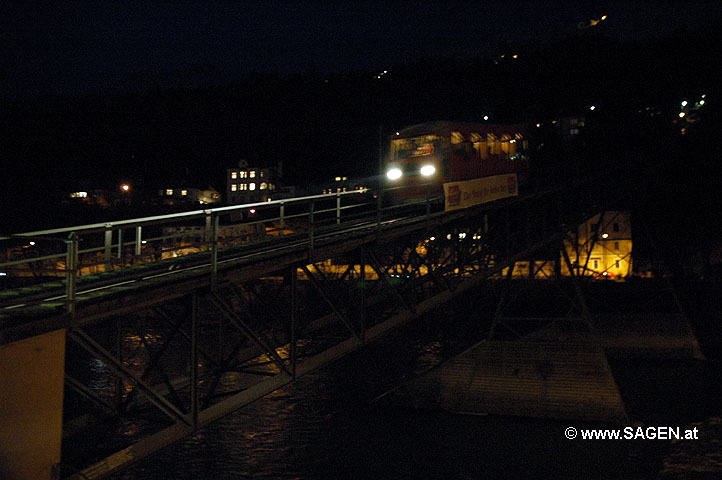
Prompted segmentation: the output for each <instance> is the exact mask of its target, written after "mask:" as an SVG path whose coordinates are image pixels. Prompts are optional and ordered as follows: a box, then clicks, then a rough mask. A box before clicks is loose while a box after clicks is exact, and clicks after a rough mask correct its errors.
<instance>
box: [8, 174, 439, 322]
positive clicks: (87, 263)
mask: <svg viewBox="0 0 722 480" xmlns="http://www.w3.org/2000/svg"><path fill="white" fill-rule="evenodd" d="M402 188H403V187H402ZM416 188H418V186H416ZM398 189H399V188H398V187H397V188H394V189H387V190H385V191H372V190H368V189H364V190H355V191H349V192H335V193H330V194H323V195H311V196H304V197H297V198H289V199H283V200H274V201H269V202H259V203H250V204H243V205H231V206H224V207H217V208H210V209H203V210H193V211H188V212H181V213H172V214H167V215H156V216H149V217H142V218H132V219H127V220H118V221H111V222H102V223H93V224H87V225H77V226H71V227H62V228H53V229H47V230H38V231H32V232H24V233H17V234H12V235H6V236H0V245H2V244H4V247H5V248H4V250H5V258H3V259H2V261H1V262H0V275H3V276H5V277H7V278H6V281H7V283H9V284H10V286H11V289H12V287H18V286H22V287H24V290H31V289H32V287H33V286H36V287H37V286H38V285H48V284H50V285H51V286H54V287H56V289H58V288H61V287H64V289H63V290H64V295H62V296H60V295H58V296H57V297H54V298H57V300H54V303H64V304H65V308H66V310H67V311H68V312H70V313H73V312H74V311H75V308H76V304H77V294H78V284H79V281H82V280H85V279H89V278H98V275H99V274H103V273H106V272H121V273H122V272H124V271H130V270H128V269H129V268H130V267H137V266H139V265H147V264H151V265H152V264H157V263H158V262H162V261H164V260H169V261H170V259H174V258H179V257H185V256H190V255H192V254H199V253H204V254H205V255H204V256H203V262H204V265H208V270H209V274H210V276H211V285H214V284H215V281H216V278H217V273H218V261H219V251H220V250H222V249H225V248H230V247H234V246H239V245H249V244H253V243H260V242H264V241H268V240H269V239H274V238H275V237H289V241H290V240H291V239H302V240H303V241H305V242H307V244H308V249H309V258H313V251H314V247H315V241H316V237H317V235H318V233H319V232H321V231H328V230H332V229H333V228H338V227H342V226H348V225H350V224H353V223H358V222H362V221H363V222H367V223H373V222H375V223H376V228H378V229H380V228H381V225H382V222H383V221H385V220H387V219H388V218H390V217H393V216H398V215H400V214H401V210H403V211H404V214H406V215H408V214H409V213H408V212H410V211H412V210H414V209H415V211H416V213H415V214H416V215H422V214H424V213H425V214H426V216H427V218H428V216H429V215H430V213H431V204H432V202H434V201H436V200H438V197H437V198H432V197H431V196H430V195H429V192H430V189H429V187H428V186H426V196H425V198H422V199H417V200H416V201H414V202H410V203H405V204H403V205H393V204H392V205H384V202H383V198H384V195H393V193H389V192H393V191H394V190H398ZM423 205H425V208H422V207H421V206H423ZM221 220H223V221H221ZM275 239H276V241H280V239H278V238H275ZM0 252H2V250H0ZM170 268H172V267H170ZM58 280H60V281H61V282H62V284H63V285H62V286H61V285H60V284H59V283H58ZM86 287H87V285H86ZM14 290H15V291H14V292H13V293H17V289H14ZM3 296H4V297H5V298H3ZM30 297H32V295H27V292H25V293H22V292H21V293H17V295H10V294H8V292H7V291H6V292H3V293H0V306H5V308H8V305H9V304H11V303H15V304H17V303H19V302H22V306H25V305H29V304H33V303H41V301H40V300H38V299H34V300H33V299H32V298H30ZM60 297H62V298H60ZM46 300H47V299H46ZM9 308H13V307H12V305H11V306H10V307H9Z"/></svg>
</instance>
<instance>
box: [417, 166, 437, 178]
mask: <svg viewBox="0 0 722 480" xmlns="http://www.w3.org/2000/svg"><path fill="white" fill-rule="evenodd" d="M435 171H436V167H434V166H433V165H424V166H423V167H421V175H423V176H425V177H430V176H431V175H433V174H434V172H435Z"/></svg>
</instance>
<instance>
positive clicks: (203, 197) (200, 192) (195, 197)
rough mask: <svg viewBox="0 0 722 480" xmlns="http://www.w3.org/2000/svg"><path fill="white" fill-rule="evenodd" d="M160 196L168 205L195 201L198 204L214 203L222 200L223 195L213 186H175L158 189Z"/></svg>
mask: <svg viewBox="0 0 722 480" xmlns="http://www.w3.org/2000/svg"><path fill="white" fill-rule="evenodd" d="M158 196H160V197H161V200H162V202H163V203H164V204H166V205H180V204H184V203H192V204H193V203H194V204H198V205H212V204H214V203H218V202H220V201H221V195H220V194H219V193H218V191H217V190H216V189H215V188H213V187H210V186H209V187H207V188H205V189H203V188H196V187H177V188H176V187H174V188H164V189H161V190H158Z"/></svg>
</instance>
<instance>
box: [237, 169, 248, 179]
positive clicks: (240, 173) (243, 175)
mask: <svg viewBox="0 0 722 480" xmlns="http://www.w3.org/2000/svg"><path fill="white" fill-rule="evenodd" d="M238 173H239V175H240V178H246V177H247V176H248V172H246V171H245V170H241V171H240V172H238Z"/></svg>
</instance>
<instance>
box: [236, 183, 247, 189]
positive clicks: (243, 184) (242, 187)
mask: <svg viewBox="0 0 722 480" xmlns="http://www.w3.org/2000/svg"><path fill="white" fill-rule="evenodd" d="M238 189H239V190H248V184H247V183H241V184H240V185H238Z"/></svg>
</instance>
